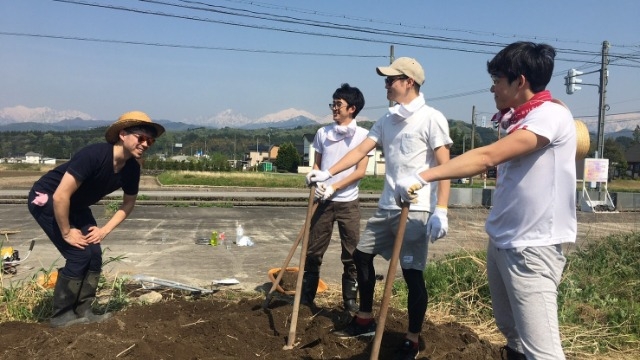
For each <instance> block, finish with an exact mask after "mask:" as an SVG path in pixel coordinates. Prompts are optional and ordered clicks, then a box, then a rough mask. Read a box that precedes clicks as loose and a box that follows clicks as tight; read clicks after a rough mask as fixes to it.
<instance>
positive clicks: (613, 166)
mask: <svg viewBox="0 0 640 360" xmlns="http://www.w3.org/2000/svg"><path fill="white" fill-rule="evenodd" d="M603 157H604V158H606V159H609V174H611V170H615V171H616V172H617V173H618V174H619V176H624V174H625V172H626V171H627V167H628V164H627V160H626V159H625V157H624V151H623V150H622V147H621V146H620V145H618V143H616V142H615V140H613V139H611V138H607V139H606V140H605V141H604V156H603ZM609 177H610V178H613V176H611V175H609Z"/></svg>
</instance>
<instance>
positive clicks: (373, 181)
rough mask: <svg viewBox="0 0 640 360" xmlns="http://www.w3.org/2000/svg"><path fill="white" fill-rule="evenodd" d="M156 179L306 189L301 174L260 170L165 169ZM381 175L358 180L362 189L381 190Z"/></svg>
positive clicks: (211, 184) (193, 183)
mask: <svg viewBox="0 0 640 360" xmlns="http://www.w3.org/2000/svg"><path fill="white" fill-rule="evenodd" d="M158 181H160V183H161V184H163V185H182V186H185V185H186V186H225V187H249V188H253V187H257V188H285V189H306V188H307V185H306V183H305V176H304V175H303V174H278V173H260V172H195V171H165V172H163V173H162V174H160V175H158ZM383 186H384V177H383V176H377V177H376V176H365V178H364V179H362V180H361V181H360V189H361V190H363V191H376V192H379V191H382V187H383Z"/></svg>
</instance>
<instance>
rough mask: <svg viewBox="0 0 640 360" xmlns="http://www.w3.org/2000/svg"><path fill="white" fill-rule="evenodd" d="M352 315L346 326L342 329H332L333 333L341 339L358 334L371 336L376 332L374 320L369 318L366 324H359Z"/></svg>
mask: <svg viewBox="0 0 640 360" xmlns="http://www.w3.org/2000/svg"><path fill="white" fill-rule="evenodd" d="M356 318H357V317H356V316H354V317H353V318H352V319H351V321H350V322H349V324H348V325H347V327H345V328H344V329H342V330H338V331H334V332H333V334H334V335H335V336H337V337H339V338H341V339H348V338H353V337H358V336H373V335H375V334H376V321H375V320H373V319H371V322H369V324H367V325H360V324H358V322H357V321H356Z"/></svg>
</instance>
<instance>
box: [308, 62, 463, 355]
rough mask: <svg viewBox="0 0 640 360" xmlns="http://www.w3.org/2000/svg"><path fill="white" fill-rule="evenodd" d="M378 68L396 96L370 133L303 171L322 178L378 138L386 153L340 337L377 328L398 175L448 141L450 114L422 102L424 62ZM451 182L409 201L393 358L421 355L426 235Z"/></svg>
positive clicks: (443, 215)
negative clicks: (403, 291) (377, 265)
mask: <svg viewBox="0 0 640 360" xmlns="http://www.w3.org/2000/svg"><path fill="white" fill-rule="evenodd" d="M376 71H377V73H378V75H380V76H385V77H386V78H385V80H384V82H385V88H386V89H387V99H389V100H391V101H394V102H395V103H396V104H395V105H394V106H392V107H391V108H389V112H388V113H387V114H386V116H384V117H383V118H381V119H380V120H378V121H377V122H376V123H375V124H374V126H373V127H372V128H371V130H370V131H369V134H368V137H367V138H366V139H365V140H364V141H363V142H362V143H361V144H360V145H359V146H358V147H357V148H355V149H354V150H352V151H350V152H349V153H347V154H346V155H345V156H344V157H343V158H342V159H341V160H340V161H339V162H337V163H336V164H335V165H333V166H332V167H331V168H330V169H328V170H324V171H320V170H314V171H312V172H310V173H309V174H308V175H307V178H308V180H309V181H310V182H322V181H325V180H327V179H329V178H331V177H332V176H334V175H336V174H338V173H339V172H341V171H344V170H345V169H347V168H349V167H351V166H353V165H355V164H356V163H357V162H358V161H359V160H360V159H362V158H363V157H365V156H367V154H368V153H369V152H370V151H371V150H373V149H374V148H375V147H376V146H377V145H381V146H382V147H383V151H384V155H385V160H386V175H385V184H384V190H383V192H382V195H381V197H380V200H379V202H378V210H377V211H376V213H375V215H374V216H373V217H371V218H370V219H369V220H368V222H367V226H366V228H365V231H364V233H363V234H362V236H361V238H360V242H359V244H358V247H357V249H356V251H355V252H354V254H353V258H354V261H355V264H356V269H357V272H358V285H359V293H360V310H359V311H358V312H357V314H356V315H355V316H354V317H353V319H352V320H351V322H350V323H349V325H347V327H346V328H345V329H343V330H341V331H336V332H335V334H336V335H337V336H340V337H343V338H347V337H356V336H372V335H374V334H375V329H376V324H375V321H374V317H373V295H374V294H373V292H374V287H375V282H376V279H375V269H374V267H373V259H374V257H375V256H376V255H382V256H383V257H384V258H385V259H387V260H388V259H389V258H390V257H391V254H392V251H393V245H394V240H395V236H396V232H397V229H398V225H399V220H400V207H399V204H398V201H397V200H396V196H395V188H396V185H397V180H398V179H402V178H405V177H407V176H409V175H413V174H415V173H416V172H417V171H420V170H424V169H428V168H431V167H434V166H437V165H439V164H444V163H445V162H447V161H448V160H449V147H450V146H451V144H452V142H453V141H452V140H451V138H450V137H449V125H448V123H447V119H446V118H445V117H444V115H442V113H441V112H440V111H438V110H436V109H434V108H432V107H430V106H428V105H427V104H426V103H425V99H424V95H423V94H422V93H421V92H420V86H421V85H423V84H424V70H423V69H422V66H421V65H420V64H419V63H418V62H417V61H416V60H415V59H412V58H407V57H401V58H398V59H397V60H395V61H394V62H393V63H392V64H391V65H390V66H382V67H378V68H377V69H376ZM449 190H450V182H449V180H443V181H441V182H439V183H432V184H429V185H428V186H425V187H423V188H422V189H421V190H419V191H418V196H417V197H416V198H415V199H413V201H412V204H411V207H410V211H409V220H408V222H407V224H406V231H405V234H404V240H403V245H402V250H401V252H400V266H401V267H402V274H403V276H404V279H405V281H406V282H407V288H408V290H409V294H408V300H407V309H408V316H409V326H408V331H407V334H406V338H405V339H404V340H403V342H402V343H401V344H400V346H399V348H398V350H397V351H396V359H415V358H416V356H417V355H418V351H419V335H420V332H421V331H422V324H423V322H424V318H425V315H426V311H427V301H428V294H427V289H426V285H425V282H424V278H423V276H422V272H423V270H424V269H425V266H426V262H427V251H428V240H429V239H431V241H432V242H433V241H435V240H437V239H439V238H441V237H443V236H445V235H446V233H447V231H448V220H447V203H448V201H449Z"/></svg>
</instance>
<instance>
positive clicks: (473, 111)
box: [469, 105, 476, 186]
mask: <svg viewBox="0 0 640 360" xmlns="http://www.w3.org/2000/svg"><path fill="white" fill-rule="evenodd" d="M475 138H476V106H475V105H473V107H472V108H471V150H473V149H474V147H475ZM469 185H470V186H473V176H471V177H470V178H469Z"/></svg>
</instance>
